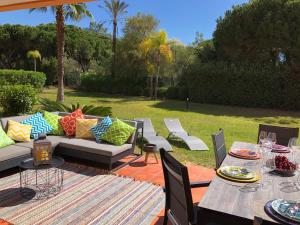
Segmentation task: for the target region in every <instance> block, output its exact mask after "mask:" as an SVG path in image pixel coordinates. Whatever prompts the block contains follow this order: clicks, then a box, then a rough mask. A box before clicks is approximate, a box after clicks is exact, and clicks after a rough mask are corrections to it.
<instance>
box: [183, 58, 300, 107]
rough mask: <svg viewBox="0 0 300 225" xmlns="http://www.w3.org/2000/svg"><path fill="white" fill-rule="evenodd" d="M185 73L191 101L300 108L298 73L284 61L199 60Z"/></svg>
mask: <svg viewBox="0 0 300 225" xmlns="http://www.w3.org/2000/svg"><path fill="white" fill-rule="evenodd" d="M185 77H186V79H187V85H188V93H189V96H190V99H191V100H193V101H197V102H201V103H212V104H224V105H238V106H247V107H270V108H283V109H300V101H299V99H300V74H299V72H297V71H291V70H290V69H289V68H288V67H286V66H284V65H280V66H273V65H257V64H240V65H233V64H227V63H202V64H201V63H199V64H195V65H193V66H192V67H191V68H189V70H188V71H187V73H186V76H185Z"/></svg>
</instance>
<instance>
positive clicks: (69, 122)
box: [60, 109, 84, 136]
mask: <svg viewBox="0 0 300 225" xmlns="http://www.w3.org/2000/svg"><path fill="white" fill-rule="evenodd" d="M76 119H84V115H83V113H82V112H81V109H77V110H75V111H74V112H72V113H71V114H70V115H67V116H64V117H63V118H61V119H60V124H61V126H62V128H63V129H64V131H65V133H66V135H67V136H74V135H75V133H76Z"/></svg>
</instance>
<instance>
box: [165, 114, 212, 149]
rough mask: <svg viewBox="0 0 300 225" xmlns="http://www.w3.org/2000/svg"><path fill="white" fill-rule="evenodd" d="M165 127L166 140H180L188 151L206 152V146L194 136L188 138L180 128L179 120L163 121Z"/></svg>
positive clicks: (167, 119) (169, 119) (168, 119)
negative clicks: (167, 132) (167, 133)
mask: <svg viewBox="0 0 300 225" xmlns="http://www.w3.org/2000/svg"><path fill="white" fill-rule="evenodd" d="M164 122H165V125H166V127H167V129H168V131H169V136H168V138H176V139H181V140H182V141H184V142H185V143H186V145H187V146H188V147H189V149H190V150H200V151H203V150H208V147H207V145H206V144H205V143H204V142H203V141H202V140H201V139H200V138H197V137H195V136H190V135H189V134H188V133H187V132H186V131H185V130H184V129H183V128H182V126H181V123H180V121H179V119H171V118H166V119H164Z"/></svg>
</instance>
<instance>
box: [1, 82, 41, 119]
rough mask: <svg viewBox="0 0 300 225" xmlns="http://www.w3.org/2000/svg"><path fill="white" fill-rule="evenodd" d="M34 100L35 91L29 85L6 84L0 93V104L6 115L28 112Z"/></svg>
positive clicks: (35, 98)
mask: <svg viewBox="0 0 300 225" xmlns="http://www.w3.org/2000/svg"><path fill="white" fill-rule="evenodd" d="M36 100H37V92H36V90H35V89H34V87H32V86H31V85H7V86H4V87H3V88H2V90H1V93H0V106H1V107H2V108H3V114H4V115H7V116H11V115H18V114H26V113H30V112H31V111H32V108H33V105H34V104H35V103H36Z"/></svg>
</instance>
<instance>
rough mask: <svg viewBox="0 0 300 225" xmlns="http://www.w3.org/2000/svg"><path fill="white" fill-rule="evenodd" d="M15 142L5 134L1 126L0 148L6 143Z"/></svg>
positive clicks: (11, 143)
mask: <svg viewBox="0 0 300 225" xmlns="http://www.w3.org/2000/svg"><path fill="white" fill-rule="evenodd" d="M14 143H15V142H14V141H13V140H12V139H11V138H10V137H8V136H7V134H6V133H5V132H4V130H3V129H2V127H0V148H3V147H5V146H8V145H13V144H14Z"/></svg>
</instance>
